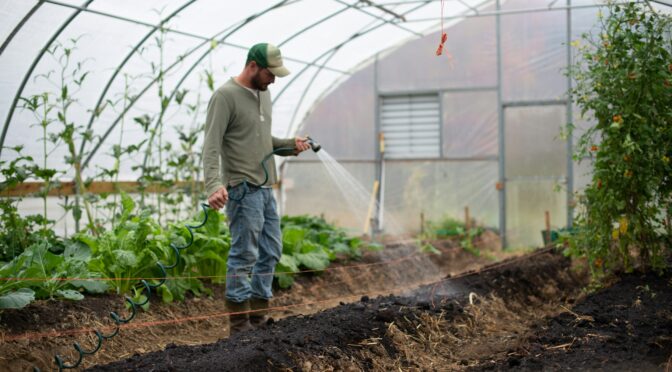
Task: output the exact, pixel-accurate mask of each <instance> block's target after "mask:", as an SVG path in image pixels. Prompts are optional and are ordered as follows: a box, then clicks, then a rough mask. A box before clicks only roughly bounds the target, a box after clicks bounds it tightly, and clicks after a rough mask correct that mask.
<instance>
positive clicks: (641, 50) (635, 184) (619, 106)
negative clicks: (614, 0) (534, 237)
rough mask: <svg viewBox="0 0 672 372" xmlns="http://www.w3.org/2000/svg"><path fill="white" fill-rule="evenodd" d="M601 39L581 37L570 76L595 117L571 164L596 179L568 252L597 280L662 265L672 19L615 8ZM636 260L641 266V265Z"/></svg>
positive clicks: (670, 137)
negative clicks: (581, 165)
mask: <svg viewBox="0 0 672 372" xmlns="http://www.w3.org/2000/svg"><path fill="white" fill-rule="evenodd" d="M600 19H601V22H602V27H601V28H602V29H601V32H600V34H599V35H584V36H583V40H584V41H585V42H586V43H587V45H583V46H582V45H580V44H581V43H580V42H578V41H577V42H574V43H573V45H574V46H575V47H578V51H579V59H578V62H577V63H576V65H574V66H573V67H572V68H571V70H570V73H571V74H572V75H573V76H574V77H575V79H576V86H575V88H574V89H573V91H572V94H573V95H574V97H575V98H576V102H577V103H578V106H579V107H580V108H581V112H582V115H587V116H588V117H592V118H594V119H595V124H594V125H593V126H592V127H590V128H589V129H588V130H587V131H586V132H585V133H584V134H583V135H582V136H581V138H580V140H579V141H578V145H577V152H576V154H575V159H577V160H582V159H584V158H587V157H589V158H590V159H591V160H592V162H593V167H594V171H593V177H592V181H591V183H590V184H589V185H588V186H587V187H586V189H585V195H583V197H582V198H581V199H580V200H579V202H580V203H581V205H580V206H581V208H580V209H579V215H578V217H577V221H576V224H577V226H578V230H577V231H578V233H577V234H576V237H575V238H574V239H570V244H569V253H571V254H574V255H577V256H585V257H587V258H588V261H589V262H590V264H591V265H590V266H591V268H592V269H593V270H594V273H600V272H603V271H605V270H611V269H614V268H625V269H626V270H628V269H631V268H632V266H633V263H634V262H635V259H639V260H640V262H641V263H642V264H643V265H645V266H651V267H653V268H655V269H660V268H662V267H664V266H665V259H664V257H665V254H666V252H665V249H666V248H665V246H667V247H668V248H667V252H668V253H669V250H670V248H669V247H670V246H671V244H670V242H671V236H672V234H671V231H672V230H671V227H670V223H669V221H670V216H671V209H672V208H671V203H670V195H671V192H672V178H671V177H670V175H671V174H672V166H671V164H670V158H672V151H671V149H672V125H670V124H671V123H672V109H671V108H672V55H671V53H672V43H671V41H670V40H671V35H670V30H672V20H671V18H670V17H669V16H668V15H664V14H657V13H655V12H654V11H653V10H652V9H650V8H648V7H647V5H645V4H637V3H628V4H626V5H613V4H612V5H610V7H609V13H608V15H607V16H605V17H602V16H601V18H600ZM635 257H637V258H635Z"/></svg>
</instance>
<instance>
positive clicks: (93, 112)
mask: <svg viewBox="0 0 672 372" xmlns="http://www.w3.org/2000/svg"><path fill="white" fill-rule="evenodd" d="M196 1H197V0H188V1H187V2H186V3H184V4H183V5H182V6H180V7H179V8H177V9H176V10H175V11H174V12H173V13H171V14H170V15H169V16H167V17H166V18H164V19H162V20H161V22H160V23H159V24H157V25H156V26H154V27H153V28H152V30H150V31H149V32H148V33H147V35H145V36H144V37H143V38H142V39H140V41H138V42H137V43H136V44H135V46H134V47H133V48H132V49H131V51H130V52H129V53H128V54H127V55H126V57H125V58H124V59H123V60H122V61H121V63H120V64H119V65H118V66H117V68H116V69H115V70H114V72H113V73H112V76H110V78H109V79H108V81H107V84H105V87H104V88H103V91H102V93H101V94H100V97H99V98H98V101H97V102H96V104H95V105H94V106H93V110H91V117H90V118H89V123H88V124H87V126H86V130H87V131H88V130H89V129H91V127H92V126H93V121H94V120H95V119H96V117H97V116H99V115H100V112H99V109H100V107H101V106H100V105H101V104H102V103H103V100H104V99H105V96H106V95H107V92H108V90H109V89H110V87H111V86H112V83H113V82H114V80H115V79H116V78H117V75H118V74H119V73H120V72H121V69H123V68H124V66H126V63H128V61H129V60H130V59H131V57H133V55H134V54H135V52H137V51H138V49H139V48H140V47H141V46H142V45H143V44H144V43H145V41H147V40H148V39H149V38H150V37H151V36H152V35H153V34H154V33H155V32H156V31H157V30H159V29H160V28H161V26H163V25H164V24H165V23H166V22H168V21H170V20H171V19H172V18H173V17H175V16H176V15H178V14H179V13H181V12H182V11H183V10H184V9H186V8H187V7H189V6H190V5H192V4H194V3H195V2H196ZM85 145H86V137H84V138H82V143H81V144H80V147H79V153H80V154H82V153H83V152H84V146H85Z"/></svg>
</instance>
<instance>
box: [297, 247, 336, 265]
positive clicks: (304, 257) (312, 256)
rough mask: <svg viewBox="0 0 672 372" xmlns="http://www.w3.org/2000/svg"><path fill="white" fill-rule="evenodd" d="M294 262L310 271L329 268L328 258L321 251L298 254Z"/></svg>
mask: <svg viewBox="0 0 672 372" xmlns="http://www.w3.org/2000/svg"><path fill="white" fill-rule="evenodd" d="M296 260H297V261H299V262H300V263H301V265H303V266H305V267H307V268H308V269H311V270H324V269H326V268H327V267H329V257H328V256H327V255H326V254H325V253H324V252H323V251H321V250H320V251H315V252H310V253H298V254H297V255H296Z"/></svg>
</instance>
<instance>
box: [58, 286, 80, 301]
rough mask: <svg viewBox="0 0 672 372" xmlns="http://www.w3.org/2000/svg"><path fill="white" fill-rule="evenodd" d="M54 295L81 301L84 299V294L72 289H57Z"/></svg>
mask: <svg viewBox="0 0 672 372" xmlns="http://www.w3.org/2000/svg"><path fill="white" fill-rule="evenodd" d="M56 295H57V296H58V297H62V298H65V299H66V300H73V301H81V300H83V299H84V295H82V294H81V293H79V292H77V291H75V290H72V289H59V290H58V291H56Z"/></svg>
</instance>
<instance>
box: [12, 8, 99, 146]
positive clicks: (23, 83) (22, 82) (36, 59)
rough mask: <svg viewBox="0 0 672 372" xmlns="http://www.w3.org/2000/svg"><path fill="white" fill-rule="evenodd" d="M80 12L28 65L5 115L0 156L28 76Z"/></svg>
mask: <svg viewBox="0 0 672 372" xmlns="http://www.w3.org/2000/svg"><path fill="white" fill-rule="evenodd" d="M92 2H93V0H86V2H85V3H84V5H83V7H84V8H86V7H88V6H89V5H90V4H91V3H92ZM81 12H82V10H79V9H78V10H75V11H74V12H73V13H72V14H71V15H70V16H69V17H68V18H67V19H66V20H65V22H63V24H62V25H61V27H59V28H58V29H57V30H56V32H55V33H54V34H53V35H51V38H49V40H48V41H47V43H46V44H45V45H44V47H42V49H41V50H40V52H39V53H38V54H37V56H36V57H35V59H34V60H33V63H32V64H31V65H30V67H29V68H28V71H27V72H26V74H25V75H24V76H23V80H22V81H21V85H20V86H19V89H18V90H17V91H16V95H14V100H12V104H11V106H9V112H8V113H7V118H6V119H5V124H4V127H3V128H2V134H1V135H0V155H2V149H3V147H4V145H5V137H6V136H7V130H8V129H9V124H10V122H11V121H12V116H14V110H16V104H17V103H18V102H19V98H20V97H21V94H22V93H23V89H24V88H25V87H26V84H28V79H30V76H31V75H32V74H33V71H34V70H35V67H37V64H38V63H40V61H41V60H42V56H44V53H46V51H47V50H48V49H49V47H51V44H52V43H53V42H54V41H55V40H56V38H58V37H59V36H60V35H61V33H62V32H63V30H65V29H66V28H67V27H68V25H70V22H72V21H73V20H74V19H75V17H77V16H78V15H79V13H81Z"/></svg>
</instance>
